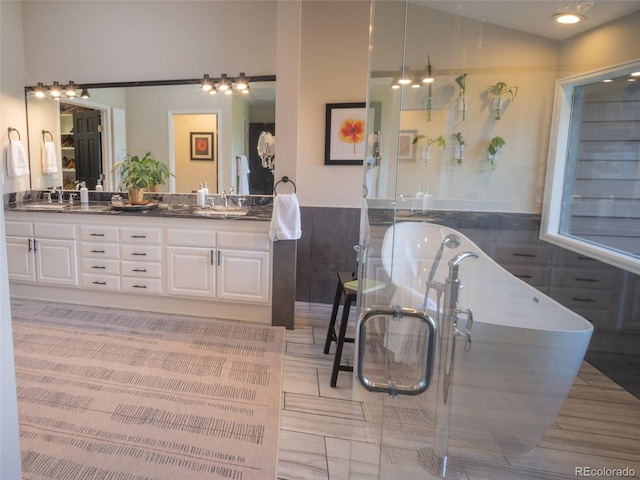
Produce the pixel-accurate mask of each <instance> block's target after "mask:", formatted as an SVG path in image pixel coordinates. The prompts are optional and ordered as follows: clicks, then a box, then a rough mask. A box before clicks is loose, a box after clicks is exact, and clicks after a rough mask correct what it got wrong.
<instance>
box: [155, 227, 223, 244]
mask: <svg viewBox="0 0 640 480" xmlns="http://www.w3.org/2000/svg"><path fill="white" fill-rule="evenodd" d="M167 245H174V246H176V247H205V248H206V247H215V246H216V232H215V231H214V230H204V229H203V230H174V229H171V228H168V229H167Z"/></svg>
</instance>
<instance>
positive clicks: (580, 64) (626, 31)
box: [558, 12, 640, 78]
mask: <svg viewBox="0 0 640 480" xmlns="http://www.w3.org/2000/svg"><path fill="white" fill-rule="evenodd" d="M639 45H640V12H636V13H633V14H631V15H628V16H627V17H625V18H622V19H619V20H614V21H613V22H610V23H608V24H606V25H603V26H602V27H600V28H595V29H593V30H589V31H587V32H586V33H583V34H582V35H577V36H575V37H574V38H570V39H568V40H565V41H564V42H562V45H561V55H560V66H559V71H558V77H559V78H565V77H568V76H572V75H576V74H579V73H585V72H591V71H594V70H599V69H603V68H606V67H611V66H613V65H619V64H621V63H625V62H629V61H631V60H635V59H638V58H640V47H638V46H639Z"/></svg>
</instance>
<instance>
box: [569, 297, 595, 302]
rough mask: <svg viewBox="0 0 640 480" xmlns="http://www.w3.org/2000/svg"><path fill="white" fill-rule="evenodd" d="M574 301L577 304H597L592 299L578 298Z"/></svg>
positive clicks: (574, 298)
mask: <svg viewBox="0 0 640 480" xmlns="http://www.w3.org/2000/svg"><path fill="white" fill-rule="evenodd" d="M573 300H574V301H576V302H590V303H596V301H595V300H593V299H592V298H578V297H573Z"/></svg>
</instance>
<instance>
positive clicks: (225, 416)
mask: <svg viewBox="0 0 640 480" xmlns="http://www.w3.org/2000/svg"><path fill="white" fill-rule="evenodd" d="M149 315H152V314H149ZM13 334H14V348H15V357H16V380H17V387H18V409H19V416H20V446H21V451H22V469H23V478H26V479H34V480H37V479H63V480H75V479H78V480H80V479H81V480H92V479H96V480H97V479H100V480H134V479H135V480H151V479H171V480H178V479H189V480H192V479H237V480H252V479H256V480H265V479H275V478H276V471H277V457H278V434H279V426H280V425H279V421H280V399H281V387H282V373H283V372H282V370H283V358H284V334H285V332H284V329H282V328H278V327H269V326H255V325H243V324H238V323H229V322H221V321H215V320H207V319H193V318H179V317H169V316H145V315H138V314H132V313H131V312H126V313H124V312H114V311H110V310H106V311H99V310H91V309H84V310H83V309H82V308H67V307H66V306H65V307H62V306H55V305H53V304H47V305H45V304H42V305H41V306H40V307H39V308H28V307H26V306H25V307H24V308H20V307H18V308H14V310H13Z"/></svg>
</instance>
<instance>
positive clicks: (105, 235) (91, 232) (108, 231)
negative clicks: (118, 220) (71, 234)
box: [80, 225, 118, 242]
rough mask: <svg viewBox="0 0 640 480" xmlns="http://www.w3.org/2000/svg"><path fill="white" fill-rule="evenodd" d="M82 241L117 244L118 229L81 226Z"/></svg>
mask: <svg viewBox="0 0 640 480" xmlns="http://www.w3.org/2000/svg"><path fill="white" fill-rule="evenodd" d="M80 239H81V240H83V241H89V242H117V241H118V227H105V226H100V225H80Z"/></svg>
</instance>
